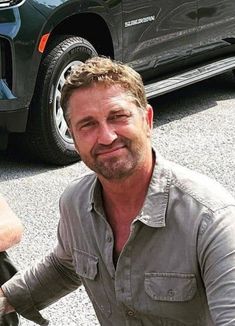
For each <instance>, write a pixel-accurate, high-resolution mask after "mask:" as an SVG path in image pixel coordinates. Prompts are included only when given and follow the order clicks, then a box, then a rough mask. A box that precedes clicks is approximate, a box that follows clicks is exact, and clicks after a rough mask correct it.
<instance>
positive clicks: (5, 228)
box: [0, 195, 23, 251]
mask: <svg viewBox="0 0 235 326" xmlns="http://www.w3.org/2000/svg"><path fill="white" fill-rule="evenodd" d="M22 232H23V227H22V224H21V222H20V220H19V219H18V217H17V216H16V215H15V214H14V212H13V211H12V210H11V208H10V207H9V205H8V204H7V202H6V200H5V199H4V198H3V197H2V196H1V195H0V251H5V250H7V249H8V248H10V247H11V246H13V245H15V244H17V243H19V242H20V240H21V236H22Z"/></svg>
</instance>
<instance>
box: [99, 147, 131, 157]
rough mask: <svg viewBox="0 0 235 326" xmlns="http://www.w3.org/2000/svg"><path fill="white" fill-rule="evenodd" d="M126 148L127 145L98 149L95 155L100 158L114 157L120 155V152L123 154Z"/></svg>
mask: <svg viewBox="0 0 235 326" xmlns="http://www.w3.org/2000/svg"><path fill="white" fill-rule="evenodd" d="M125 148H126V146H125V145H123V144H122V145H121V144H120V145H116V146H114V147H111V148H103V149H98V150H97V151H96V152H95V155H96V156H97V157H98V156H112V155H115V154H118V153H119V152H121V151H122V150H123V149H125Z"/></svg>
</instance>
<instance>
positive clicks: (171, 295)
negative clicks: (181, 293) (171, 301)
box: [168, 289, 175, 297]
mask: <svg viewBox="0 0 235 326" xmlns="http://www.w3.org/2000/svg"><path fill="white" fill-rule="evenodd" d="M168 295H169V296H170V297H173V296H174V295H175V291H174V290H172V289H170V290H168Z"/></svg>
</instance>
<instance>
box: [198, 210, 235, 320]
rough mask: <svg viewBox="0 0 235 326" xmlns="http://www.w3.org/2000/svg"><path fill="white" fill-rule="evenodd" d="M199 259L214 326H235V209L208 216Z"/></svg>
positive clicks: (204, 225)
mask: <svg viewBox="0 0 235 326" xmlns="http://www.w3.org/2000/svg"><path fill="white" fill-rule="evenodd" d="M198 258H199V264H200V266H201V273H202V278H203V280H204V284H205V289H206V295H207V299H208V305H209V309H210V313H211V316H212V319H213V321H214V323H215V325H216V326H222V325H223V326H225V325H235V206H229V207H226V208H223V209H221V210H219V211H217V212H215V213H213V214H211V215H207V216H205V218H204V219H203V221H202V223H201V228H200V232H199V237H198Z"/></svg>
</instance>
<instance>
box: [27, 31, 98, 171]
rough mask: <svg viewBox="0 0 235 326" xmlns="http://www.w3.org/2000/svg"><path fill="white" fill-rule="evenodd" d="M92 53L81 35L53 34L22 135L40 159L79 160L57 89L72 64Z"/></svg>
mask: <svg viewBox="0 0 235 326" xmlns="http://www.w3.org/2000/svg"><path fill="white" fill-rule="evenodd" d="M95 55H97V52H96V50H95V48H94V47H93V46H92V45H91V44H90V43H89V42H88V41H87V40H85V39H83V38H80V37H74V36H63V37H56V38H54V39H53V41H52V42H50V44H49V47H48V49H47V50H46V53H45V54H44V56H43V59H42V63H41V65H40V69H39V73H38V78H37V82H36V87H35V92H34V96H33V99H32V102H31V104H30V110H29V120H28V124H27V131H26V133H25V135H24V139H25V140H26V142H27V148H28V149H29V151H30V152H31V153H32V154H33V155H34V156H36V157H38V158H39V159H40V160H43V161H44V162H47V163H52V164H56V165H68V164H71V163H73V162H76V161H78V160H79V155H78V153H77V152H76V150H75V146H74V143H73V140H72V138H71V136H70V134H69V131H68V127H67V124H66V123H65V120H64V117H63V112H62V109H61V106H60V91H61V88H62V86H63V84H64V82H65V78H66V75H67V74H68V72H69V71H70V69H71V67H72V66H73V65H75V64H81V63H82V62H84V61H85V60H87V59H88V58H90V57H92V56H95Z"/></svg>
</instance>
